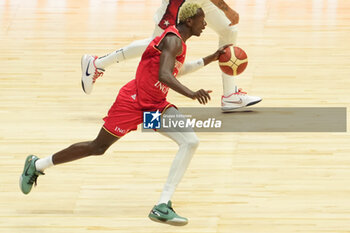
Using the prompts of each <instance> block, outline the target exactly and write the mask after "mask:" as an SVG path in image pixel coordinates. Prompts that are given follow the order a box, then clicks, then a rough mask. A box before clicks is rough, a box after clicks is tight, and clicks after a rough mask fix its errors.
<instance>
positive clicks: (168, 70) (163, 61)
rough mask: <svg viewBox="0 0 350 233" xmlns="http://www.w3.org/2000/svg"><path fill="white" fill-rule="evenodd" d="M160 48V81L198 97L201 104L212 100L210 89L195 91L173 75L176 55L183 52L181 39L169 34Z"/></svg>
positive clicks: (188, 94)
mask: <svg viewBox="0 0 350 233" xmlns="http://www.w3.org/2000/svg"><path fill="white" fill-rule="evenodd" d="M159 49H160V50H161V51H162V54H161V55H160V62H159V76H158V78H159V81H160V82H162V83H164V84H166V85H167V86H168V87H169V88H171V89H173V90H174V91H176V92H178V93H180V94H182V95H184V96H187V97H189V98H191V99H197V100H198V101H199V103H201V104H206V103H207V102H208V101H209V100H210V96H209V93H210V91H205V90H203V89H201V90H199V91H196V92H193V91H191V90H190V89H189V88H187V87H186V86H184V85H182V84H181V83H180V82H179V81H178V80H177V79H176V78H175V77H174V75H173V71H174V67H175V60H176V56H179V55H180V54H181V53H182V41H181V39H180V38H179V37H177V36H176V35H168V36H166V37H165V38H164V39H163V41H162V42H161V44H160V45H159Z"/></svg>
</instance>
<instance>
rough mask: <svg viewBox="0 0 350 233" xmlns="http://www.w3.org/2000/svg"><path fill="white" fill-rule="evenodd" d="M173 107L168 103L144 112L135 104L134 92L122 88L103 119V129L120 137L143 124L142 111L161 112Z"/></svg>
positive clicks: (165, 102) (157, 105)
mask: <svg viewBox="0 0 350 233" xmlns="http://www.w3.org/2000/svg"><path fill="white" fill-rule="evenodd" d="M170 106H173V105H171V104H170V103H169V102H168V101H164V102H162V103H160V104H156V105H155V106H154V107H153V108H152V109H147V110H144V109H143V108H142V107H141V106H140V104H139V103H138V102H137V96H136V94H135V92H134V91H130V90H128V89H127V88H122V89H120V91H119V94H118V96H117V98H116V100H115V102H114V103H113V105H112V107H111V108H110V109H109V111H108V115H107V116H106V117H105V118H103V120H104V121H105V123H104V125H103V128H104V129H105V130H107V131H108V132H109V133H110V134H112V135H114V136H116V137H122V136H124V135H125V134H127V133H128V132H130V131H132V130H136V129H137V126H138V125H139V124H141V123H142V122H143V112H144V111H157V110H159V111H160V112H163V111H164V110H166V109H167V108H168V107H170Z"/></svg>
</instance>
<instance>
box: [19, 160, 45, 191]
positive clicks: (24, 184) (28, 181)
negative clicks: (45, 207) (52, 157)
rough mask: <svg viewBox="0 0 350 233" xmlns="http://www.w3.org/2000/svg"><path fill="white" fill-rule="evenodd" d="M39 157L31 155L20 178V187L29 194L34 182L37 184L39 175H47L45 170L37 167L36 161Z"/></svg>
mask: <svg viewBox="0 0 350 233" xmlns="http://www.w3.org/2000/svg"><path fill="white" fill-rule="evenodd" d="M38 159H39V158H38V157H36V156H35V155H29V156H27V158H26V161H25V163H24V169H23V172H22V175H21V177H20V178H19V187H20V188H21V191H22V192H23V193H24V194H28V193H29V192H30V190H32V187H33V184H35V185H36V180H37V179H38V176H39V175H45V174H44V173H43V172H40V171H37V170H36V168H35V162H36V161H37V160H38Z"/></svg>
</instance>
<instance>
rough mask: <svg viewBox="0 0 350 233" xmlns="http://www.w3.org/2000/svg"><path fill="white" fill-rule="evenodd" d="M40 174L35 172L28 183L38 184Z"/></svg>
mask: <svg viewBox="0 0 350 233" xmlns="http://www.w3.org/2000/svg"><path fill="white" fill-rule="evenodd" d="M38 176H39V175H37V174H36V173H34V174H33V175H32V176H31V177H30V178H29V181H28V184H33V183H34V185H35V186H36V184H37V183H36V181H37V179H38Z"/></svg>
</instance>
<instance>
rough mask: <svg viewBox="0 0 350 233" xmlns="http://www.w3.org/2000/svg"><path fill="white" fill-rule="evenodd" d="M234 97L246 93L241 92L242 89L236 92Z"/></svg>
mask: <svg viewBox="0 0 350 233" xmlns="http://www.w3.org/2000/svg"><path fill="white" fill-rule="evenodd" d="M234 94H235V95H246V94H247V92H244V91H242V88H239V89H238V91H237V92H236V93H234Z"/></svg>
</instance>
